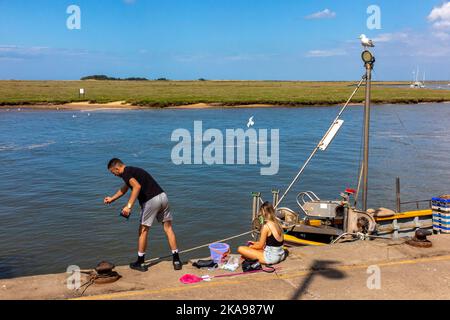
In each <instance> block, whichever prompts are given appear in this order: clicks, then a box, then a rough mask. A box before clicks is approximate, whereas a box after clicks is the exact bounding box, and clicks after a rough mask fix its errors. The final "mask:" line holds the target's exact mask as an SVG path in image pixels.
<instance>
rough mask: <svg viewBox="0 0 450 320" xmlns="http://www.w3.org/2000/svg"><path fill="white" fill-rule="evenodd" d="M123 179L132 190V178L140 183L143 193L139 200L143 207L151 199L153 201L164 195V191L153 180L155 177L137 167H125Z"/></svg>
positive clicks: (140, 194)
mask: <svg viewBox="0 0 450 320" xmlns="http://www.w3.org/2000/svg"><path fill="white" fill-rule="evenodd" d="M121 178H122V179H123V181H125V183H126V184H127V186H128V187H130V188H131V185H130V180H131V179H132V178H134V179H136V180H137V182H139V184H140V185H141V192H140V193H139V196H138V200H139V204H140V205H141V206H143V205H144V204H145V203H146V202H147V201H149V200H150V199H153V198H154V197H156V196H158V195H160V194H161V193H164V190H163V189H162V188H161V187H160V186H159V184H158V183H157V182H156V181H155V179H153V177H152V176H151V175H150V174H149V173H148V172H147V171H145V170H144V169H141V168H136V167H125V170H124V171H123V173H122V175H121Z"/></svg>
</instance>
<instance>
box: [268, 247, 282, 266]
mask: <svg viewBox="0 0 450 320" xmlns="http://www.w3.org/2000/svg"><path fill="white" fill-rule="evenodd" d="M285 258H286V252H285V251H284V249H283V247H269V246H266V248H265V249H264V260H265V261H266V264H278V263H280V262H281V261H283V260H284V259H285Z"/></svg>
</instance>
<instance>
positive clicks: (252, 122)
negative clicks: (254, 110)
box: [247, 117, 255, 128]
mask: <svg viewBox="0 0 450 320" xmlns="http://www.w3.org/2000/svg"><path fill="white" fill-rule="evenodd" d="M254 118H255V117H251V118H250V119H249V120H248V124H247V128H250V127H253V126H254V125H255V121H254V120H253V119H254Z"/></svg>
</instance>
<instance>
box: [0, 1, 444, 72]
mask: <svg viewBox="0 0 450 320" xmlns="http://www.w3.org/2000/svg"><path fill="white" fill-rule="evenodd" d="M72 4H75V5H77V6H79V7H80V9H81V29H80V30H69V29H68V28H67V26H66V20H67V19H68V17H69V14H67V13H66V10H67V7H68V6H69V5H72ZM373 4H375V5H378V6H379V7H380V9H381V29H379V30H369V29H368V28H367V22H366V21H367V19H368V18H369V15H368V14H367V8H368V6H370V5H373ZM433 10H434V11H433ZM0 15H1V16H0V79H30V80H38V79H39V80H40V79H55V80H64V79H67V80H70V79H79V78H80V77H82V76H85V75H91V74H107V75H110V76H116V77H129V76H139V77H147V78H152V79H153V78H159V77H167V78H170V79H177V80H187V79H198V78H207V79H228V80H230V79H238V80H243V79H254V80H352V79H358V78H359V77H360V76H361V73H362V67H361V62H360V53H361V51H362V50H361V49H362V47H361V46H360V45H359V40H358V39H357V37H358V36H359V35H360V34H361V33H364V34H367V36H369V37H371V38H373V39H374V40H375V42H376V45H377V47H376V48H375V50H374V53H375V54H376V56H377V65H376V69H375V77H376V78H377V79H378V80H410V79H412V71H413V70H414V69H415V68H416V67H417V66H419V67H420V68H421V69H422V70H425V71H426V72H427V78H428V79H436V80H439V79H450V1H448V0H446V1H443V0H426V1H424V0H397V1H387V0H372V1H365V0H358V1H356V0H354V1H343V0H342V1H336V0H334V1H333V0H329V1H320V0H302V1H299V0H227V1H220V0H169V1H162V0H160V1H155V0H96V1H92V0H71V1H66V0H35V1H33V0H0Z"/></svg>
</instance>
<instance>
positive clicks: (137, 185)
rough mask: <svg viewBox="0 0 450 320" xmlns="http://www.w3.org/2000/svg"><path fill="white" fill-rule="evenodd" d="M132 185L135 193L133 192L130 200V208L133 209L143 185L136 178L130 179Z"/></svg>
mask: <svg viewBox="0 0 450 320" xmlns="http://www.w3.org/2000/svg"><path fill="white" fill-rule="evenodd" d="M130 185H131V188H132V190H133V191H132V192H131V196H130V200H128V207H131V208H133V206H134V203H135V202H136V199H137V198H138V196H139V193H140V192H141V185H140V183H139V182H138V181H137V180H136V179H135V178H131V179H130ZM131 208H130V209H131Z"/></svg>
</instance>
